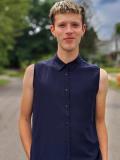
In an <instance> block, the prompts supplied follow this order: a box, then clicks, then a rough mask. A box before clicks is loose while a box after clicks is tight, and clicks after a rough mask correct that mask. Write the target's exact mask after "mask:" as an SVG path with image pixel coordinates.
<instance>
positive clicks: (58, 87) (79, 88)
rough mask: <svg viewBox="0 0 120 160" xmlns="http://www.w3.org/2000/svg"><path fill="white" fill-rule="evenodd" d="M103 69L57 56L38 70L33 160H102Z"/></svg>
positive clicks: (32, 147)
mask: <svg viewBox="0 0 120 160" xmlns="http://www.w3.org/2000/svg"><path fill="white" fill-rule="evenodd" d="M99 77H100V68H99V67H98V66H97V65H95V64H89V63H88V62H86V61H85V60H84V59H82V58H81V56H80V55H78V56H77V58H76V59H74V60H73V61H71V62H69V63H67V64H65V63H64V62H63V61H62V60H61V59H60V58H59V57H58V55H57V54H55V55H54V56H53V57H52V58H51V59H49V60H43V61H39V62H38V63H36V64H35V67H34V79H33V88H34V94H33V105H32V109H33V110H32V111H33V112H32V113H33V114H32V145H31V149H30V160H102V157H101V151H100V148H99V141H98V136H97V131H96V125H95V109H96V94H97V92H98V87H99Z"/></svg>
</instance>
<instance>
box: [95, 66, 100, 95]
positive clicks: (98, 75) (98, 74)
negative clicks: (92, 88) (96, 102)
mask: <svg viewBox="0 0 120 160" xmlns="http://www.w3.org/2000/svg"><path fill="white" fill-rule="evenodd" d="M97 71H98V73H97V89H96V94H97V93H98V90H99V83H100V67H98V69H97Z"/></svg>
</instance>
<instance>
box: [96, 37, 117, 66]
mask: <svg viewBox="0 0 120 160" xmlns="http://www.w3.org/2000/svg"><path fill="white" fill-rule="evenodd" d="M96 46H97V52H98V53H99V54H102V55H105V56H106V57H107V58H108V59H109V60H111V61H112V60H113V61H114V64H115V65H120V36H113V37H112V38H111V39H110V40H107V41H100V40H97V41H96Z"/></svg>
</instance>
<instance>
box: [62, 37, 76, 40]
mask: <svg viewBox="0 0 120 160" xmlns="http://www.w3.org/2000/svg"><path fill="white" fill-rule="evenodd" d="M67 39H75V38H73V37H67V38H64V40H67Z"/></svg>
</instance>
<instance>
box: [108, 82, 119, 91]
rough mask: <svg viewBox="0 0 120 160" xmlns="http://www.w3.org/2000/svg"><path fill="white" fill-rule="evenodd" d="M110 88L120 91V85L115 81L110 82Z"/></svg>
mask: <svg viewBox="0 0 120 160" xmlns="http://www.w3.org/2000/svg"><path fill="white" fill-rule="evenodd" d="M109 87H111V88H113V89H117V90H120V85H118V84H117V82H116V81H113V80H109Z"/></svg>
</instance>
